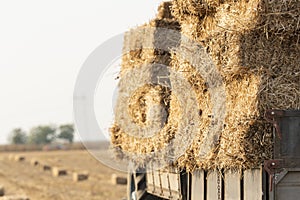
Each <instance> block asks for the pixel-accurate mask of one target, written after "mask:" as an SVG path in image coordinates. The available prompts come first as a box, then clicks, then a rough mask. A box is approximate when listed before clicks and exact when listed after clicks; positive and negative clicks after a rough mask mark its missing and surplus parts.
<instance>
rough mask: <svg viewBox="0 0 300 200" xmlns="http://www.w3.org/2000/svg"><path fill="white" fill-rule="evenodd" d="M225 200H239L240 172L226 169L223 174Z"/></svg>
mask: <svg viewBox="0 0 300 200" xmlns="http://www.w3.org/2000/svg"><path fill="white" fill-rule="evenodd" d="M224 184H225V185H224V188H225V191H224V192H225V195H224V198H225V200H240V197H241V173H239V172H232V171H227V172H225V175H224Z"/></svg>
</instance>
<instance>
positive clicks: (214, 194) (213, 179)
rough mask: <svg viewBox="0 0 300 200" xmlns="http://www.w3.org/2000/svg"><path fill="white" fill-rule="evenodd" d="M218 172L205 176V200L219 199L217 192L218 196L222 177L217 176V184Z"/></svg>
mask: <svg viewBox="0 0 300 200" xmlns="http://www.w3.org/2000/svg"><path fill="white" fill-rule="evenodd" d="M218 175H219V172H218V171H212V172H209V174H208V175H207V199H210V200H217V199H219V191H218V187H219V190H220V195H221V194H222V176H221V174H220V175H219V184H218Z"/></svg>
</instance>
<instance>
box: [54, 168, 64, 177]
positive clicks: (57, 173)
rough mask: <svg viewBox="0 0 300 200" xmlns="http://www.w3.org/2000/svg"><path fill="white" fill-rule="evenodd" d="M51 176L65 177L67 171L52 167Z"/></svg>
mask: <svg viewBox="0 0 300 200" xmlns="http://www.w3.org/2000/svg"><path fill="white" fill-rule="evenodd" d="M52 175H53V176H54V177H59V176H65V175H67V170H65V169H61V168H59V167H53V169H52Z"/></svg>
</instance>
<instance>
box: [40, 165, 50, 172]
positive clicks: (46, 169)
mask: <svg viewBox="0 0 300 200" xmlns="http://www.w3.org/2000/svg"><path fill="white" fill-rule="evenodd" d="M41 168H42V170H43V171H51V169H52V167H51V166H49V165H47V164H41Z"/></svg>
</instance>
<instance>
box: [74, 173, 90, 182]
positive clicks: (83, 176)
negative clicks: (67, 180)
mask: <svg viewBox="0 0 300 200" xmlns="http://www.w3.org/2000/svg"><path fill="white" fill-rule="evenodd" d="M88 178H89V173H88V172H74V173H73V181H74V182H79V181H84V180H87V179H88Z"/></svg>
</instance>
